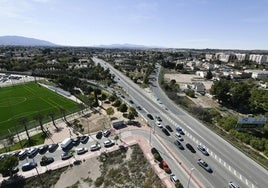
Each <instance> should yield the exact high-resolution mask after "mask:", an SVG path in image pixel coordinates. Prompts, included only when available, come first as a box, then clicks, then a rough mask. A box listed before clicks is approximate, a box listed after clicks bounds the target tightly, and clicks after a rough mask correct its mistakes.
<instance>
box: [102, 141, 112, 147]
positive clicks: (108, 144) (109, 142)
mask: <svg viewBox="0 0 268 188" xmlns="http://www.w3.org/2000/svg"><path fill="white" fill-rule="evenodd" d="M103 145H104V147H106V148H108V147H112V146H113V145H114V141H113V140H106V141H104V143H103Z"/></svg>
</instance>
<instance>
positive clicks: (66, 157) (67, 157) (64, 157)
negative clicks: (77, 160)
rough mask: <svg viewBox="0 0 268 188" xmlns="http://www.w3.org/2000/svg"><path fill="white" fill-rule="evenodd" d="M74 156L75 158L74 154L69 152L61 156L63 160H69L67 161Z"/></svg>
mask: <svg viewBox="0 0 268 188" xmlns="http://www.w3.org/2000/svg"><path fill="white" fill-rule="evenodd" d="M72 156H73V154H71V153H69V152H64V153H63V154H61V159H62V160H67V159H70V158H71V157H72Z"/></svg>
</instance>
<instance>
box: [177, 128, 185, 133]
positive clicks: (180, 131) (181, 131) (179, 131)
mask: <svg viewBox="0 0 268 188" xmlns="http://www.w3.org/2000/svg"><path fill="white" fill-rule="evenodd" d="M176 131H177V132H178V133H180V134H181V135H184V132H183V130H182V128H180V127H177V128H176Z"/></svg>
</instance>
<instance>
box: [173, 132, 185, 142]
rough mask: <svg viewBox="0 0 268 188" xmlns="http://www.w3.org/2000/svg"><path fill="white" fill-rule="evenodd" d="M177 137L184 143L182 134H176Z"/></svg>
mask: <svg viewBox="0 0 268 188" xmlns="http://www.w3.org/2000/svg"><path fill="white" fill-rule="evenodd" d="M175 136H176V137H177V139H178V140H179V141H183V140H184V139H183V138H182V136H181V135H180V133H175Z"/></svg>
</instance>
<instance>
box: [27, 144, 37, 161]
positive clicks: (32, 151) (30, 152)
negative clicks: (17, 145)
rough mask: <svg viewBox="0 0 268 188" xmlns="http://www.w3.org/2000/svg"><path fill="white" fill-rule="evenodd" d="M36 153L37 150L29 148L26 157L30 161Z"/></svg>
mask: <svg viewBox="0 0 268 188" xmlns="http://www.w3.org/2000/svg"><path fill="white" fill-rule="evenodd" d="M37 153H38V148H36V147H33V148H30V149H29V150H28V153H27V155H28V157H29V158H30V159H32V158H34V157H35V156H36V155H37Z"/></svg>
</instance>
